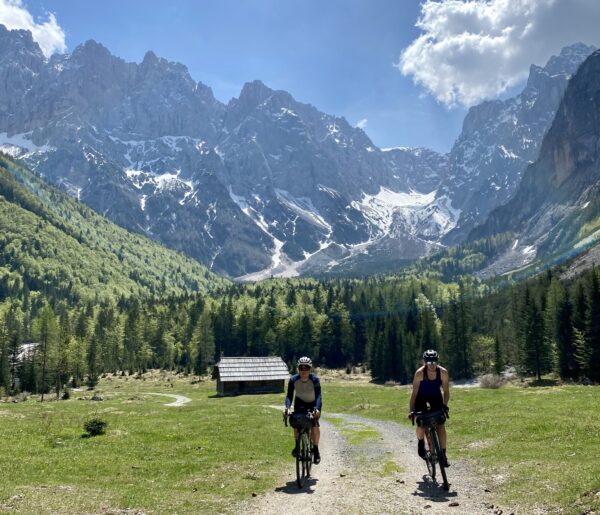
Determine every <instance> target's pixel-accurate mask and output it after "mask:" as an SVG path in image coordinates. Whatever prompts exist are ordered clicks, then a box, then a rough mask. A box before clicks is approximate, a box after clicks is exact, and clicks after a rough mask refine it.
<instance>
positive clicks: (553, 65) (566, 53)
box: [544, 43, 596, 75]
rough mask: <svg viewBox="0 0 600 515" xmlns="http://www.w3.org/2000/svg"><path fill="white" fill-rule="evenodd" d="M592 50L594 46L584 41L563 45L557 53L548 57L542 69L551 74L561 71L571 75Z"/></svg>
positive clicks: (594, 48) (560, 72)
mask: <svg viewBox="0 0 600 515" xmlns="http://www.w3.org/2000/svg"><path fill="white" fill-rule="evenodd" d="M594 50H596V47H594V46H591V45H586V44H584V43H575V44H573V45H570V46H567V47H564V48H563V49H562V50H561V52H560V54H559V55H557V56H552V57H551V58H550V59H548V62H547V63H546V66H544V70H546V72H547V73H549V74H551V75H558V74H563V73H566V74H568V75H573V74H574V73H575V72H576V71H577V68H578V67H579V65H580V64H581V63H582V62H583V61H584V60H585V59H586V57H588V56H589V55H590V54H591V53H592V52H593V51H594Z"/></svg>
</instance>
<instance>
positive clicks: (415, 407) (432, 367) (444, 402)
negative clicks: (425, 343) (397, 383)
mask: <svg viewBox="0 0 600 515" xmlns="http://www.w3.org/2000/svg"><path fill="white" fill-rule="evenodd" d="M438 359H439V357H438V353H437V352H436V351H435V350H432V349H429V350H426V351H425V352H424V353H423V362H424V363H423V366H422V367H420V368H419V369H418V370H417V371H416V372H415V377H414V379H413V389H412V395H411V396H410V405H409V413H408V417H409V418H413V417H414V412H415V411H436V410H439V409H443V410H444V411H446V412H447V411H448V401H449V400H450V388H449V385H448V371H447V370H446V369H445V368H443V367H440V366H439V365H438ZM442 392H443V396H442ZM437 433H438V437H439V439H440V446H441V447H442V452H443V453H444V460H445V466H446V467H449V466H450V464H449V463H448V458H447V457H446V441H447V439H446V428H445V427H444V425H443V424H442V425H441V426H438V428H437ZM424 439H425V430H424V429H423V428H422V427H419V426H417V450H418V453H419V456H421V458H423V459H425V440H424Z"/></svg>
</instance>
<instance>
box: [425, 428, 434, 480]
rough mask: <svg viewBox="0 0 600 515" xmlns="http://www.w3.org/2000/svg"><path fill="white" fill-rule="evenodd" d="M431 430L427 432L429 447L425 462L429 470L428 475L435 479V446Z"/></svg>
mask: <svg viewBox="0 0 600 515" xmlns="http://www.w3.org/2000/svg"><path fill="white" fill-rule="evenodd" d="M432 433H433V431H430V432H429V435H428V438H427V446H428V447H429V449H428V450H427V453H426V455H425V463H427V471H428V472H429V477H430V478H431V479H432V480H433V481H435V461H436V458H435V446H434V444H433V438H434V437H433V434H432Z"/></svg>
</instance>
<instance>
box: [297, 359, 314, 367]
mask: <svg viewBox="0 0 600 515" xmlns="http://www.w3.org/2000/svg"><path fill="white" fill-rule="evenodd" d="M300 365H307V366H309V367H310V368H312V360H311V359H310V358H309V357H307V356H302V357H301V358H300V359H299V360H298V367H300Z"/></svg>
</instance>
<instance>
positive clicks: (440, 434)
mask: <svg viewBox="0 0 600 515" xmlns="http://www.w3.org/2000/svg"><path fill="white" fill-rule="evenodd" d="M437 434H438V437H439V439H440V445H441V446H442V449H446V439H447V438H446V427H445V426H438V428H437Z"/></svg>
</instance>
